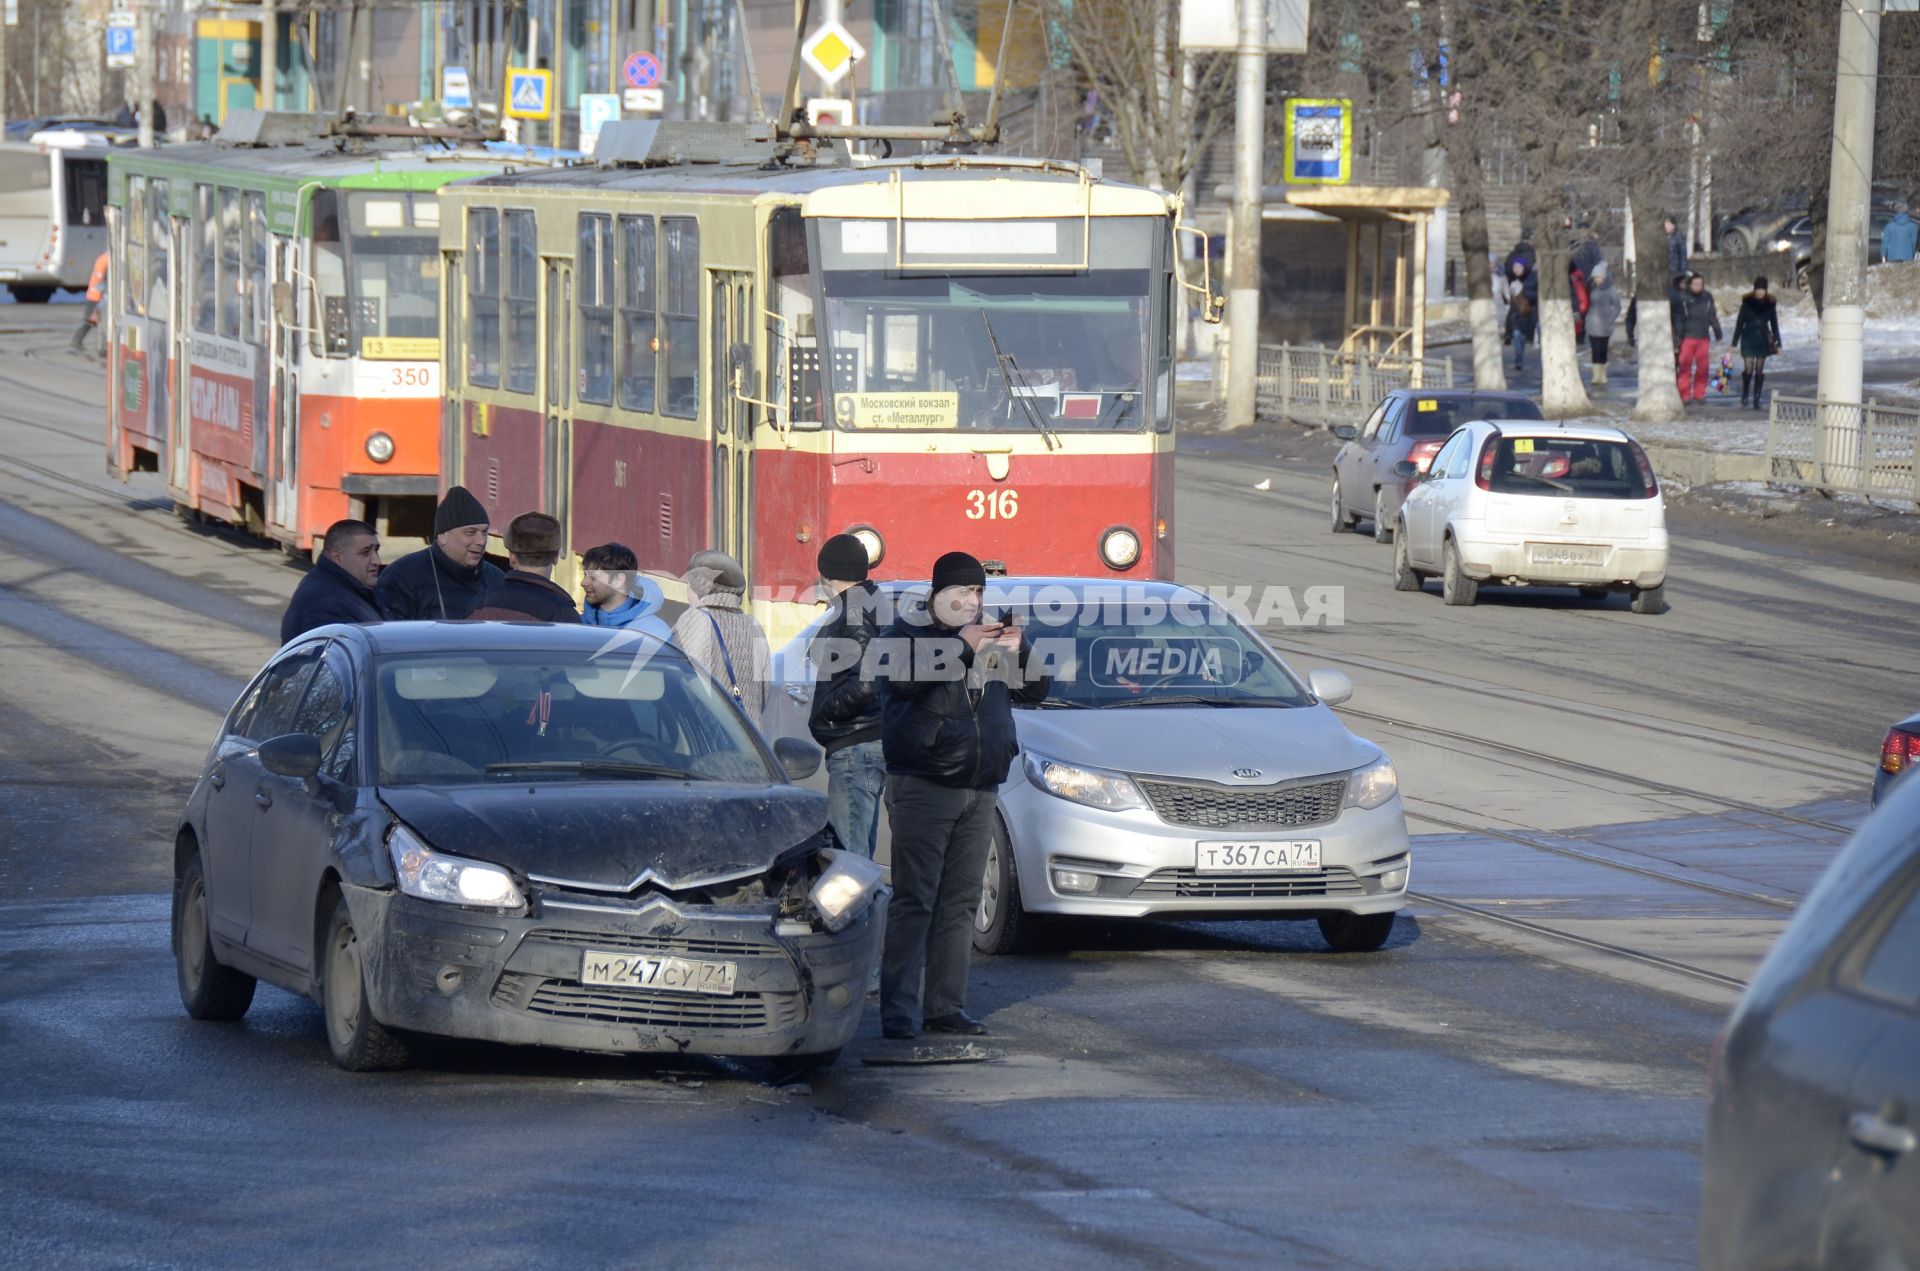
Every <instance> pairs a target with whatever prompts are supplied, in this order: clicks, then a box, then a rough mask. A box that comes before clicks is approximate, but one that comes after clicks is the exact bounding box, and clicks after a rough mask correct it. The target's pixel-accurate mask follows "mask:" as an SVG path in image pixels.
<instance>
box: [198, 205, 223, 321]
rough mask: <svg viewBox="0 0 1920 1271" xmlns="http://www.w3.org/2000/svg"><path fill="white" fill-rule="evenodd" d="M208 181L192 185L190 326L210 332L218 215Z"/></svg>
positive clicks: (217, 264)
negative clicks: (192, 256) (191, 318)
mask: <svg viewBox="0 0 1920 1271" xmlns="http://www.w3.org/2000/svg"><path fill="white" fill-rule="evenodd" d="M216 206H217V205H216V203H215V200H214V190H213V187H212V186H210V185H196V186H194V187H193V244H194V247H193V250H194V261H193V266H194V268H193V329H194V330H195V331H203V332H205V333H206V334H208V335H212V334H213V331H214V310H213V306H214V294H215V292H217V291H218V290H219V288H218V286H217V285H216V281H215V280H216V279H217V278H218V277H219V274H220V218H219V214H218V212H217V211H216V210H215V209H216Z"/></svg>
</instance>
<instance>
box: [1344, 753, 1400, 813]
mask: <svg viewBox="0 0 1920 1271" xmlns="http://www.w3.org/2000/svg"><path fill="white" fill-rule="evenodd" d="M1399 790H1400V778H1399V777H1398V776H1396V775H1395V774H1394V771H1393V764H1392V762H1391V761H1390V760H1388V759H1387V757H1386V756H1385V755H1382V756H1381V757H1380V758H1379V759H1378V760H1376V761H1375V762H1373V763H1371V764H1369V765H1368V766H1367V767H1365V768H1357V769H1355V770H1354V771H1353V773H1352V774H1351V775H1349V776H1348V777H1347V806H1348V807H1350V808H1377V807H1379V806H1380V805H1381V804H1383V803H1385V802H1386V801H1387V800H1389V799H1391V798H1392V797H1393V796H1394V795H1395V794H1397V793H1399Z"/></svg>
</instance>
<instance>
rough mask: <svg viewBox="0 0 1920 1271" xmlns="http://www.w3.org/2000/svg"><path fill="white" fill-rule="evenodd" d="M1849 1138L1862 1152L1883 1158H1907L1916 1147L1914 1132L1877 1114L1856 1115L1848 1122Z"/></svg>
mask: <svg viewBox="0 0 1920 1271" xmlns="http://www.w3.org/2000/svg"><path fill="white" fill-rule="evenodd" d="M1847 1137H1848V1138H1850V1139H1852V1140H1853V1145H1854V1146H1855V1147H1857V1148H1860V1149H1861V1150H1862V1151H1866V1152H1878V1153H1879V1154H1881V1155H1882V1156H1905V1155H1906V1154H1907V1153H1908V1152H1911V1151H1913V1149H1914V1147H1915V1146H1916V1143H1915V1138H1914V1133H1913V1131H1912V1130H1910V1129H1908V1128H1907V1127H1906V1126H1904V1125H1894V1124H1893V1123H1892V1122H1890V1121H1888V1120H1887V1119H1886V1118H1885V1117H1883V1116H1881V1115H1880V1114H1879V1113H1877V1112H1856V1113H1854V1114H1853V1116H1852V1117H1851V1118H1849V1119H1848V1121H1847Z"/></svg>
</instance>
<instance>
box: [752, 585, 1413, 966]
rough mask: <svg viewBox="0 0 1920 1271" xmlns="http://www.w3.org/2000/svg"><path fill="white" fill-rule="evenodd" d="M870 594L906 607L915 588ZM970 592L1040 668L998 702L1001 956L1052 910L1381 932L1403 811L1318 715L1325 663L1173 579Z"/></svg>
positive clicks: (1389, 921)
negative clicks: (1004, 618)
mask: <svg viewBox="0 0 1920 1271" xmlns="http://www.w3.org/2000/svg"><path fill="white" fill-rule="evenodd" d="M885 590H886V594H887V595H888V597H889V598H890V599H891V600H892V601H893V602H894V604H895V606H896V611H897V609H898V607H903V606H911V605H924V604H925V599H926V597H925V587H924V585H907V584H891V585H887V586H886V587H885ZM986 604H987V608H988V610H989V611H990V612H992V611H1001V612H1009V613H1010V614H1011V615H1012V617H1013V618H1014V620H1015V621H1017V622H1018V623H1020V624H1021V625H1022V626H1023V628H1024V629H1025V635H1026V637H1027V639H1028V640H1029V641H1030V642H1031V643H1032V645H1033V648H1034V652H1035V654H1036V655H1037V656H1038V657H1040V658H1042V659H1043V660H1044V663H1045V665H1046V666H1047V668H1048V669H1049V670H1051V671H1052V673H1053V676H1054V681H1053V688H1052V691H1051V692H1050V693H1049V695H1048V696H1047V699H1046V700H1045V701H1043V702H1041V703H1039V704H1038V705H1035V706H1028V707H1022V708H1018V709H1017V711H1016V714H1017V729H1018V733H1019V738H1020V748H1021V755H1020V758H1019V760H1018V761H1017V762H1016V763H1015V764H1014V767H1013V771H1012V772H1011V773H1010V774H1009V776H1008V778H1007V781H1006V784H1005V785H1003V786H1002V787H1001V790H1000V823H999V825H998V826H997V827H996V832H995V835H994V845H993V850H992V852H991V854H990V855H989V858H988V863H987V877H986V886H985V890H984V892H983V895H982V898H981V904H980V911H979V914H978V917H977V922H976V930H975V937H974V938H975V944H976V946H977V947H978V948H980V949H982V950H984V951H987V952H992V953H1006V952H1013V951H1016V950H1018V949H1020V948H1021V947H1023V946H1024V945H1025V944H1026V943H1027V942H1028V938H1029V937H1030V936H1031V934H1032V933H1033V930H1034V926H1035V922H1036V919H1041V918H1042V916H1043V915H1055V914H1061V915H1068V914H1070V915H1078V916H1083V917H1100V918H1144V917H1165V918H1249V917H1253V918H1316V919H1318V920H1319V925H1320V930H1321V933H1322V934H1323V936H1324V937H1325V939H1326V941H1327V943H1328V944H1330V945H1331V946H1332V947H1333V948H1335V949H1337V950H1341V951H1349V950H1371V949H1377V948H1379V947H1380V946H1381V945H1382V944H1384V943H1385V942H1386V940H1387V938H1388V936H1389V934H1390V933H1391V931H1392V928H1393V920H1394V915H1395V913H1396V912H1397V911H1399V910H1400V909H1401V908H1403V907H1404V906H1405V905H1406V903H1407V878H1408V870H1409V866H1410V863H1411V858H1410V855H1409V850H1408V841H1407V825H1406V814H1405V812H1404V810H1403V809H1402V807H1401V803H1400V795H1399V788H1398V781H1397V778H1396V777H1395V775H1394V770H1393V765H1392V764H1391V763H1390V762H1388V760H1387V757H1386V755H1385V754H1384V753H1382V751H1381V749H1380V747H1378V746H1376V745H1374V744H1373V743H1372V742H1370V741H1367V740H1365V739H1363V738H1360V737H1356V736H1354V734H1352V733H1351V732H1349V731H1348V730H1347V728H1346V726H1345V725H1344V724H1342V723H1341V722H1340V720H1339V718H1338V717H1337V716H1335V714H1334V713H1333V711H1332V709H1331V707H1333V706H1336V705H1338V704H1339V703H1341V702H1343V701H1345V700H1346V699H1347V698H1348V696H1350V695H1351V693H1352V691H1353V686H1352V683H1351V682H1350V681H1349V680H1348V679H1347V677H1346V676H1345V675H1342V674H1341V673H1339V672H1337V671H1316V672H1314V673H1313V674H1312V675H1310V676H1307V677H1304V678H1303V677H1301V676H1299V675H1297V674H1295V673H1294V672H1293V670H1292V669H1290V668H1289V667H1288V666H1287V665H1286V663H1285V662H1284V661H1282V660H1281V658H1280V656H1279V655H1278V654H1277V653H1275V652H1274V651H1273V649H1272V647H1271V646H1269V645H1268V644H1267V643H1266V642H1265V641H1264V640H1262V639H1261V638H1260V637H1259V635H1258V634H1256V633H1255V632H1254V631H1253V630H1252V629H1251V628H1250V627H1249V625H1248V624H1247V622H1246V621H1245V620H1244V617H1245V615H1238V616H1237V615H1236V614H1235V613H1234V612H1233V611H1232V606H1231V605H1230V604H1229V603H1227V602H1226V601H1225V600H1224V599H1216V598H1211V597H1209V596H1207V595H1205V594H1203V593H1202V592H1199V591H1196V590H1193V589H1191V588H1187V587H1182V586H1179V585H1177V584H1174V583H1164V582H1147V583H1118V582H1111V581H1107V580H1093V579H1080V578H1004V579H990V580H989V586H988V588H987V596H986ZM823 620H824V618H823ZM813 634H814V629H813V628H812V627H810V628H808V629H807V630H805V631H803V632H802V633H801V634H800V635H799V636H797V637H795V639H794V640H793V641H792V642H791V643H789V644H788V645H787V646H786V647H785V648H783V649H782V650H781V651H780V652H779V654H778V655H776V658H775V674H776V676H777V677H778V678H779V679H781V680H782V681H783V683H782V684H781V685H780V686H779V691H777V692H775V693H774V694H772V695H771V698H770V700H771V701H772V702H773V703H774V706H773V708H772V709H771V710H770V711H769V713H768V715H767V716H766V718H765V721H764V723H765V725H766V726H767V727H768V728H769V729H770V730H771V731H773V732H774V733H775V734H776V735H789V734H791V735H799V736H804V735H805V734H806V718H807V708H808V704H809V702H810V700H811V694H812V686H813V681H814V678H815V672H814V668H813V664H812V662H811V660H810V659H809V656H808V650H809V645H810V643H811V641H812V638H813Z"/></svg>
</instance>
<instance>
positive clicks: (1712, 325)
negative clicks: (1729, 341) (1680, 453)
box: [1675, 274, 1724, 402]
mask: <svg viewBox="0 0 1920 1271" xmlns="http://www.w3.org/2000/svg"><path fill="white" fill-rule="evenodd" d="M1678 325H1679V335H1680V368H1679V372H1678V374H1677V375H1676V377H1675V382H1676V383H1677V384H1678V385H1679V388H1680V400H1681V401H1695V402H1699V401H1705V400H1706V397H1707V380H1708V378H1709V375H1710V371H1709V368H1708V354H1709V353H1710V352H1711V351H1712V348H1713V341H1715V340H1719V339H1722V338H1724V337H1723V336H1722V335H1721V332H1720V311H1719V309H1718V308H1716V307H1715V305H1714V303H1713V293H1712V292H1710V291H1708V290H1707V280H1706V279H1705V278H1702V277H1701V276H1700V275H1699V274H1691V275H1689V276H1688V278H1687V290H1686V293H1685V295H1684V296H1682V298H1681V300H1680V309H1679V323H1678Z"/></svg>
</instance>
